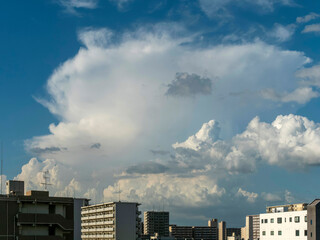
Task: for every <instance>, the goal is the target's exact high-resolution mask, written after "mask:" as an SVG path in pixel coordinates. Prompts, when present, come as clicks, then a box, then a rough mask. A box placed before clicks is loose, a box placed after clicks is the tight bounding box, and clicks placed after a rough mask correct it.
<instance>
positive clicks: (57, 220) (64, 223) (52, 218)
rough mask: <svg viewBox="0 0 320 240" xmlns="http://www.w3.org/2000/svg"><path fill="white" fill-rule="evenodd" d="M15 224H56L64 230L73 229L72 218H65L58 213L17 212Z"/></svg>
mask: <svg viewBox="0 0 320 240" xmlns="http://www.w3.org/2000/svg"><path fill="white" fill-rule="evenodd" d="M17 224H21V225H22V224H28V225H50V224H56V225H58V226H60V227H61V228H62V229H64V230H73V219H72V220H70V219H66V218H64V217H63V216H62V215H60V214H35V213H19V214H18V219H17Z"/></svg>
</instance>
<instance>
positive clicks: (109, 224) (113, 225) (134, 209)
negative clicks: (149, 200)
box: [81, 202, 141, 240]
mask: <svg viewBox="0 0 320 240" xmlns="http://www.w3.org/2000/svg"><path fill="white" fill-rule="evenodd" d="M139 205H140V204H138V203H129V202H110V203H102V204H96V205H91V206H87V207H82V210H81V221H82V222H81V232H82V235H81V238H82V240H98V239H99V240H102V239H108V240H136V239H138V237H139V232H140V229H139V228H140V222H141V219H140V217H139V215H140V214H141V212H140V211H139V209H138V206H139Z"/></svg>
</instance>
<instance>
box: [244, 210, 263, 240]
mask: <svg viewBox="0 0 320 240" xmlns="http://www.w3.org/2000/svg"><path fill="white" fill-rule="evenodd" d="M259 238H260V215H248V216H246V226H245V227H243V228H241V239H243V240H259Z"/></svg>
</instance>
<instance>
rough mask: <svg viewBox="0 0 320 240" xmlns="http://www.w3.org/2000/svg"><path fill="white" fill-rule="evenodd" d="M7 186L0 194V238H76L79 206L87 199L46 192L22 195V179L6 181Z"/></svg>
mask: <svg viewBox="0 0 320 240" xmlns="http://www.w3.org/2000/svg"><path fill="white" fill-rule="evenodd" d="M6 187H7V188H6V194H3V195H0V240H1V239H3V240H4V239H6V240H16V239H19V240H35V239H37V240H47V239H50V240H63V239H65V240H79V237H78V236H80V233H81V227H80V209H79V206H80V205H88V202H89V200H88V199H74V198H66V197H50V196H49V192H48V191H28V192H27V193H26V194H24V183H23V182H22V181H7V183H6ZM77 211H79V213H78V214H77Z"/></svg>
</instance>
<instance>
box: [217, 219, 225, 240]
mask: <svg viewBox="0 0 320 240" xmlns="http://www.w3.org/2000/svg"><path fill="white" fill-rule="evenodd" d="M218 228H219V234H218V236H219V240H227V224H226V222H224V221H221V222H219V227H218Z"/></svg>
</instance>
